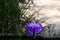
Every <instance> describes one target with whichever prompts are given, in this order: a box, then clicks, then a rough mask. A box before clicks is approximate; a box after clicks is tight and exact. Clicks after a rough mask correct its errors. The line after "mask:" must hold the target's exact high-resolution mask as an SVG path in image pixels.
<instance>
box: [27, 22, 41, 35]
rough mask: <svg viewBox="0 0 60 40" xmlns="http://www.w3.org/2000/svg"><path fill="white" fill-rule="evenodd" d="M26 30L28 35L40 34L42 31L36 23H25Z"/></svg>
mask: <svg viewBox="0 0 60 40" xmlns="http://www.w3.org/2000/svg"><path fill="white" fill-rule="evenodd" d="M26 28H27V32H28V33H30V34H31V33H40V32H41V31H42V25H41V24H40V23H37V22H28V23H26Z"/></svg>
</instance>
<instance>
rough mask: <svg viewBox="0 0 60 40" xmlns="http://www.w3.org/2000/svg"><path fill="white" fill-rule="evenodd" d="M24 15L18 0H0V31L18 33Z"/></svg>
mask: <svg viewBox="0 0 60 40" xmlns="http://www.w3.org/2000/svg"><path fill="white" fill-rule="evenodd" d="M22 15H23V11H22V9H20V8H19V6H18V0H0V33H16V27H18V26H19V22H20V21H19V19H20V18H21V17H22Z"/></svg>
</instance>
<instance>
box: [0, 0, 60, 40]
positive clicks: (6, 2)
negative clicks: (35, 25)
mask: <svg viewBox="0 0 60 40" xmlns="http://www.w3.org/2000/svg"><path fill="white" fill-rule="evenodd" d="M59 2H60V1H59V0H0V38H2V40H5V39H6V40H20V39H21V40H24V39H26V40H29V39H30V40H32V39H33V36H32V35H29V34H27V33H26V28H25V27H26V26H25V24H26V23H27V22H31V21H32V22H33V21H34V22H39V23H41V24H42V26H43V31H42V32H41V33H40V34H36V35H35V37H36V38H35V39H36V40H39V39H44V40H51V39H54V40H55V39H57V38H58V39H59V37H60V4H59ZM13 37H14V38H13ZM15 38H16V39H15Z"/></svg>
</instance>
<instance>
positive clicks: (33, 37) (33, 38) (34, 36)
mask: <svg viewBox="0 0 60 40" xmlns="http://www.w3.org/2000/svg"><path fill="white" fill-rule="evenodd" d="M33 40H35V32H33Z"/></svg>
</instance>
